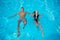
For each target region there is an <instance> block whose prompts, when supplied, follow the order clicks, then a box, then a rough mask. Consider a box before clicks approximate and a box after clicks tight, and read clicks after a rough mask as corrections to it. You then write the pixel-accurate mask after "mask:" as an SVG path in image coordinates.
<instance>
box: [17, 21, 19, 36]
mask: <svg viewBox="0 0 60 40" xmlns="http://www.w3.org/2000/svg"><path fill="white" fill-rule="evenodd" d="M17 30H18V35H17V37H19V36H20V20H18V29H17Z"/></svg>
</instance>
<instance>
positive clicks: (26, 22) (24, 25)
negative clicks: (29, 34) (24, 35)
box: [23, 20, 27, 29]
mask: <svg viewBox="0 0 60 40" xmlns="http://www.w3.org/2000/svg"><path fill="white" fill-rule="evenodd" d="M26 23H27V21H26V20H24V27H23V29H24V28H25V25H26Z"/></svg>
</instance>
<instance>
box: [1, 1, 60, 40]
mask: <svg viewBox="0 0 60 40" xmlns="http://www.w3.org/2000/svg"><path fill="white" fill-rule="evenodd" d="M22 6H23V7H24V9H25V11H27V12H31V13H33V11H35V10H38V12H39V14H43V16H42V18H39V20H40V23H41V24H42V27H43V29H44V38H42V32H41V31H40V30H39V28H38V29H37V28H36V25H35V24H34V22H33V17H31V16H30V15H29V14H27V15H26V16H25V17H26V19H27V25H26V27H25V29H24V30H23V29H22V28H23V26H24V25H23V22H21V25H20V26H21V28H20V32H21V35H20V37H19V38H17V37H16V36H17V23H18V19H19V16H18V15H17V16H15V17H13V18H8V17H9V16H11V15H13V14H16V13H18V12H20V11H21V10H20V9H21V7H22ZM0 40H60V1H59V0H0Z"/></svg>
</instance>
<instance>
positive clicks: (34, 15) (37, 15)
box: [31, 11, 44, 37]
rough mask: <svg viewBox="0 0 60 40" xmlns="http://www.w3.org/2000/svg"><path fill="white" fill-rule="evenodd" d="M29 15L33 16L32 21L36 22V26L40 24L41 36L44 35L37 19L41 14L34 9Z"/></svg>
mask: <svg viewBox="0 0 60 40" xmlns="http://www.w3.org/2000/svg"><path fill="white" fill-rule="evenodd" d="M31 16H33V17H34V22H35V24H36V27H37V28H38V26H39V25H40V29H41V31H42V37H43V36H44V31H43V29H42V25H41V24H40V22H39V20H38V18H39V16H40V17H42V15H40V14H38V11H34V14H31Z"/></svg>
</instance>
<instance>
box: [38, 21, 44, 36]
mask: <svg viewBox="0 0 60 40" xmlns="http://www.w3.org/2000/svg"><path fill="white" fill-rule="evenodd" d="M39 25H40V30H41V31H42V37H44V30H43V28H42V25H41V24H40V22H39Z"/></svg>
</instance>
